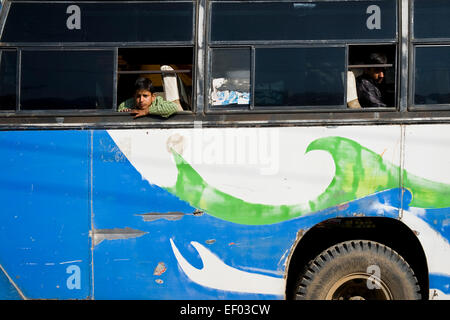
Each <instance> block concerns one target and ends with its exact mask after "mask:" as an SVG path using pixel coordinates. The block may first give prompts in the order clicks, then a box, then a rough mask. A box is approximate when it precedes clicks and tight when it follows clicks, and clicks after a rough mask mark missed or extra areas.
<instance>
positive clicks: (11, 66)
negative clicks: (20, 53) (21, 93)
mask: <svg viewBox="0 0 450 320" xmlns="http://www.w3.org/2000/svg"><path fill="white" fill-rule="evenodd" d="M16 70H17V53H16V51H15V50H14V51H12V50H1V51H0V110H15V109H16V74H17V71H16Z"/></svg>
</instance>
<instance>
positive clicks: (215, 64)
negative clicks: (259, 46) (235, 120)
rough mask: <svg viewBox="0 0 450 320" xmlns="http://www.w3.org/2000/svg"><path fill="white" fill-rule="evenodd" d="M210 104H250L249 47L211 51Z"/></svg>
mask: <svg viewBox="0 0 450 320" xmlns="http://www.w3.org/2000/svg"><path fill="white" fill-rule="evenodd" d="M211 76H212V81H211V104H212V105H213V106H241V105H246V106H248V105H249V104H250V49H249V48H245V49H214V50H213V51H212V73H211Z"/></svg>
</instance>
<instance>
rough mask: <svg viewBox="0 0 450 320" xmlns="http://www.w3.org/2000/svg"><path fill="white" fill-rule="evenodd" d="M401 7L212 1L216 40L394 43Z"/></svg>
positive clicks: (387, 0)
mask: <svg viewBox="0 0 450 320" xmlns="http://www.w3.org/2000/svg"><path fill="white" fill-rule="evenodd" d="M396 3H397V1H395V0H378V1H308V2H288V1H286V2H284V1H283V2H281V1H280V2H259V3H248V2H247V3H246V2H213V3H212V16H211V19H212V22H213V23H212V26H211V28H212V29H211V41H213V42H215V41H267V40H277V41H292V40H343V39H394V38H395V37H396V10H397V6H396Z"/></svg>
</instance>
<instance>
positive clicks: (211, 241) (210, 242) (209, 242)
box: [205, 239, 216, 244]
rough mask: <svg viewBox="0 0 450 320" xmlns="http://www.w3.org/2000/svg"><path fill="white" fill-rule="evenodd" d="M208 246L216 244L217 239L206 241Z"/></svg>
mask: <svg viewBox="0 0 450 320" xmlns="http://www.w3.org/2000/svg"><path fill="white" fill-rule="evenodd" d="M205 242H206V244H213V243H214V242H216V239H209V240H206V241H205Z"/></svg>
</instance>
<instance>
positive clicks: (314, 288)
mask: <svg viewBox="0 0 450 320" xmlns="http://www.w3.org/2000/svg"><path fill="white" fill-rule="evenodd" d="M294 293H295V295H294V296H295V298H296V299H297V300H418V299H420V298H421V295H420V287H419V284H418V281H417V278H416V277H415V275H414V272H413V270H412V269H411V267H410V266H409V265H408V263H407V262H406V261H405V260H404V259H403V258H402V257H401V256H400V255H399V254H398V253H397V252H395V251H394V250H392V249H391V248H389V247H387V246H385V245H383V244H381V243H378V242H374V241H368V240H351V241H345V242H341V243H338V244H336V245H333V246H331V247H329V248H328V249H326V250H324V251H323V252H322V253H320V254H319V255H318V256H317V257H315V258H314V259H313V260H311V261H310V262H309V263H308V264H307V266H306V268H305V269H304V270H303V271H302V273H301V275H300V276H299V278H298V281H297V283H296V286H295V291H294Z"/></svg>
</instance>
